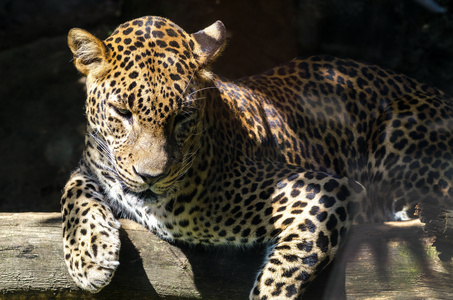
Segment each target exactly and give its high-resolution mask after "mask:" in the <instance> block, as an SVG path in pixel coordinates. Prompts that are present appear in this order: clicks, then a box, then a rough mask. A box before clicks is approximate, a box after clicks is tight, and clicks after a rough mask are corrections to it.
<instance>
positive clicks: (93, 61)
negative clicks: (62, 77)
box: [68, 17, 226, 195]
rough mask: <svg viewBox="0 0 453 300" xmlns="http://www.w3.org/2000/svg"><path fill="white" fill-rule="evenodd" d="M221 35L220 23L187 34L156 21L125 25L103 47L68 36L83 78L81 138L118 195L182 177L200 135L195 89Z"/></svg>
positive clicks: (158, 187)
mask: <svg viewBox="0 0 453 300" xmlns="http://www.w3.org/2000/svg"><path fill="white" fill-rule="evenodd" d="M225 36H226V35H225V27H224V26H223V24H222V23H221V22H220V21H217V22H216V23H214V24H212V25H211V26H209V27H207V28H205V29H203V30H201V31H198V32H196V33H194V34H188V33H186V32H185V31H183V30H182V29H181V28H180V27H178V26H177V25H176V24H174V23H172V22H171V21H169V20H167V19H164V18H160V17H143V18H139V19H135V20H133V21H130V22H127V23H124V24H122V25H120V26H119V27H118V28H117V29H116V30H115V31H114V32H113V34H112V35H111V36H110V37H108V38H107V39H106V40H104V41H101V40H99V39H97V38H96V37H95V36H93V35H92V34H90V33H88V32H86V31H84V30H82V29H72V30H71V31H70V32H69V35H68V44H69V47H70V49H71V51H72V53H73V55H74V64H75V66H76V68H77V69H78V70H79V71H80V72H81V73H82V74H84V75H86V76H87V80H86V84H87V101H86V115H87V119H88V134H90V135H91V137H92V138H93V140H95V141H96V143H97V144H98V145H96V147H97V149H99V151H102V152H103V155H105V156H106V157H107V158H108V161H109V164H110V166H109V167H110V168H113V169H114V170H115V172H116V174H117V176H118V178H119V179H120V181H121V182H122V184H123V185H124V187H125V189H127V190H129V191H132V192H135V193H141V192H144V191H148V190H151V191H152V192H153V193H155V194H157V195H162V194H165V193H166V192H167V191H168V190H169V189H170V187H171V186H172V185H173V184H174V183H175V181H176V180H178V179H179V177H180V176H181V175H182V174H183V172H184V171H186V169H187V167H188V165H189V164H190V161H191V160H192V159H193V157H194V156H195V155H194V152H195V151H196V150H197V148H198V145H197V137H199V135H200V133H201V131H202V130H203V122H202V120H203V108H204V100H203V99H201V98H200V96H199V95H198V94H197V91H196V89H197V86H198V85H199V84H200V80H201V79H200V78H204V77H203V76H202V75H201V74H202V73H203V72H206V71H205V70H206V68H207V66H208V65H209V64H210V62H211V61H212V60H213V59H214V58H215V57H217V56H218V55H219V53H220V52H221V50H222V48H223V47H224V44H225Z"/></svg>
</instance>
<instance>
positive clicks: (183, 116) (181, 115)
mask: <svg viewBox="0 0 453 300" xmlns="http://www.w3.org/2000/svg"><path fill="white" fill-rule="evenodd" d="M188 117H189V115H188V114H187V113H179V114H177V115H176V116H175V118H174V120H173V122H174V124H175V126H176V125H177V124H179V123H181V122H182V121H184V120H186V119H187V118H188Z"/></svg>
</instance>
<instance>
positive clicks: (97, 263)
mask: <svg viewBox="0 0 453 300" xmlns="http://www.w3.org/2000/svg"><path fill="white" fill-rule="evenodd" d="M70 224H72V226H69V225H66V228H65V230H64V235H65V239H64V255H65V261H66V265H67V266H68V270H69V273H70V274H71V277H72V278H73V279H74V281H75V282H76V283H77V285H79V286H80V287H81V288H83V289H85V290H88V291H90V292H92V293H96V292H99V291H100V290H101V289H102V288H103V287H105V286H106V285H107V284H109V282H110V281H111V279H112V277H113V274H114V273H115V270H116V268H117V267H118V265H119V261H118V259H119V251H120V239H119V228H120V223H119V222H118V221H117V220H116V219H114V217H113V216H112V214H111V212H110V211H109V210H108V209H107V210H106V209H105V207H103V206H98V207H91V208H90V210H89V211H88V212H87V213H86V214H83V212H82V214H81V215H80V216H79V220H74V221H73V222H70ZM68 227H69V228H68Z"/></svg>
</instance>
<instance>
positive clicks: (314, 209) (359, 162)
mask: <svg viewBox="0 0 453 300" xmlns="http://www.w3.org/2000/svg"><path fill="white" fill-rule="evenodd" d="M226 43H227V30H226V28H225V26H224V24H223V23H222V22H221V21H216V22H215V23H213V24H212V25H210V26H208V27H206V28H204V29H202V30H200V31H197V32H195V33H191V34H190V33H187V32H185V31H184V30H183V29H182V28H180V27H179V26H178V25H176V24H175V23H173V22H172V21H170V20H168V19H166V18H162V17H157V16H145V17H142V18H137V19H134V20H131V21H128V22H126V23H124V24H122V25H120V26H119V27H117V29H115V30H114V31H113V33H112V34H111V35H110V36H109V37H108V38H106V39H105V40H103V41H102V40H100V39H98V38H97V37H95V36H94V35H92V34H91V33H89V32H87V31H85V30H83V29H79V28H74V29H71V30H70V31H69V34H68V45H69V48H70V50H71V52H72V54H73V63H74V65H75V67H76V69H77V70H78V71H79V72H80V73H81V74H82V75H83V76H85V77H86V94H87V98H86V104H85V113H86V119H87V125H86V134H85V146H84V150H83V154H82V158H81V160H80V162H79V165H78V167H77V168H76V169H75V170H74V171H73V172H72V174H71V175H70V177H69V180H68V181H67V183H66V185H65V187H64V189H63V193H62V197H61V212H62V224H63V225H62V227H63V244H64V246H63V248H64V260H65V262H66V265H67V268H68V271H69V274H70V276H71V277H72V278H73V279H74V281H75V282H76V283H77V284H78V286H80V287H81V288H83V289H85V290H87V291H90V292H92V293H96V292H98V291H100V290H101V289H102V288H103V287H105V286H106V285H108V284H109V282H110V281H111V279H112V277H113V275H114V273H115V270H116V269H117V268H118V265H119V250H120V247H121V242H120V238H119V230H120V226H121V224H120V222H119V221H118V220H119V218H127V219H131V220H133V221H135V222H137V223H139V224H141V225H143V226H144V227H145V228H146V229H148V230H149V231H151V232H153V233H154V234H156V235H157V236H159V237H160V238H162V239H164V240H166V241H169V242H181V243H183V244H191V245H192V244H194V245H204V246H206V247H215V246H218V245H224V246H231V247H233V248H234V247H253V246H254V245H264V247H265V248H266V249H267V251H266V255H265V259H264V260H263V263H262V268H261V269H260V270H257V276H256V278H255V281H254V284H253V286H251V287H250V294H249V297H250V299H260V300H266V299H299V298H300V297H303V294H304V291H305V290H306V288H307V286H309V284H310V283H311V282H312V281H313V280H314V279H315V278H316V277H317V276H318V275H319V273H320V272H321V271H322V270H323V269H325V268H326V266H328V265H329V264H330V263H331V262H332V261H333V260H334V258H335V256H336V255H337V252H338V251H339V249H340V248H341V246H342V245H343V244H344V243H345V240H346V239H347V235H348V231H349V230H350V228H351V226H352V225H353V224H363V223H376V222H385V221H405V220H411V219H416V218H419V216H418V215H417V213H416V212H417V209H416V208H417V205H418V204H420V203H426V204H430V205H434V206H437V207H447V208H451V207H452V206H453V205H452V204H453V152H452V149H453V108H452V107H453V99H452V98H451V97H450V96H448V95H447V94H445V93H444V92H442V91H441V90H439V89H437V88H434V87H431V86H430V85H427V84H424V83H421V82H419V81H417V80H415V79H412V78H410V77H408V76H405V75H402V74H399V73H396V72H394V71H391V70H387V69H384V68H381V67H378V66H376V65H372V64H367V63H363V62H358V61H355V60H351V59H342V58H336V57H332V56H321V55H320V56H312V57H308V58H305V59H293V60H291V61H289V62H287V63H284V64H281V65H279V66H277V67H275V68H272V69H270V70H268V71H265V72H263V73H260V74H258V75H252V76H248V77H244V78H240V79H237V80H229V79H227V78H224V77H221V76H219V75H216V74H215V73H214V72H213V71H212V70H211V69H212V64H213V62H214V61H215V60H216V59H217V58H218V57H219V56H220V55H221V53H222V52H223V50H224V48H225V45H226Z"/></svg>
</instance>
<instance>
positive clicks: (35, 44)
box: [0, 0, 453, 211]
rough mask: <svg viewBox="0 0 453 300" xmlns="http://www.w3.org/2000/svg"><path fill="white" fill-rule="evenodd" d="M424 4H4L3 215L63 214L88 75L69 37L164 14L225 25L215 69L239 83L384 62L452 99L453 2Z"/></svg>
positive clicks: (328, 0)
mask: <svg viewBox="0 0 453 300" xmlns="http://www.w3.org/2000/svg"><path fill="white" fill-rule="evenodd" d="M437 3H438V4H439V5H441V6H442V7H444V8H446V9H447V10H446V12H444V13H436V12H433V10H432V9H429V8H427V7H424V6H421V5H420V4H419V3H418V2H417V1H415V0H374V1H366V0H363V1H362V0H298V1H297V0H278V1H277V0H273V1H266V0H253V1H251V0H247V1H244V0H211V1H207V0H199V1H195V0H179V1H177V0H158V1H138V0H135V1H119V0H110V1H107V0H99V1H90V0H67V1H60V0H0V103H1V106H0V168H1V172H0V211H58V210H59V198H60V193H61V190H62V188H63V186H64V184H65V181H66V180H67V178H68V176H69V173H70V172H71V170H73V169H74V168H75V167H76V166H77V162H78V159H79V157H80V154H81V151H82V147H83V134H84V126H85V120H84V109H83V107H84V99H85V91H84V86H83V80H81V76H80V74H78V73H77V71H76V70H75V68H74V67H73V65H72V63H71V54H70V51H69V49H68V47H67V45H66V34H67V32H68V30H69V29H71V28H72V27H80V28H84V29H87V30H88V31H90V32H92V33H94V34H95V35H96V36H98V37H99V38H101V39H104V38H106V37H107V36H108V35H109V34H110V33H111V32H112V31H113V30H114V28H115V27H116V26H117V25H119V24H121V23H123V22H125V21H127V20H130V19H133V18H136V17H141V16H145V15H160V16H163V17H167V18H169V19H171V20H173V21H174V22H175V23H176V24H178V25H180V26H181V27H182V28H183V29H185V30H186V31H187V32H195V31H198V30H200V29H202V28H204V27H206V26H208V25H210V24H211V23H213V22H214V21H216V20H222V21H223V22H224V24H225V26H226V27H227V30H228V38H229V42H228V44H229V45H228V47H227V48H226V50H225V51H224V53H223V55H222V56H221V57H220V59H219V60H218V61H217V62H216V63H215V65H214V71H215V72H216V73H219V74H222V75H225V76H227V77H229V78H237V77H241V76H246V75H251V74H254V73H257V72H260V71H264V70H266V69H267V68H269V67H272V66H275V65H277V64H279V63H282V62H285V61H288V60H291V59H293V58H295V57H297V56H300V57H306V56H309V55H313V54H330V55H335V56H340V57H347V58H354V59H358V60H361V61H366V62H370V63H375V64H378V65H381V66H383V67H386V68H390V69H393V70H395V71H398V72H402V73H405V74H407V75H410V76H412V77H414V78H416V79H418V80H420V81H424V82H427V83H430V84H431V85H434V86H436V87H439V88H441V89H442V90H444V91H446V92H447V93H450V94H453V85H452V84H451V83H452V79H453V72H452V70H453V2H452V1H448V0H438V1H437Z"/></svg>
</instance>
